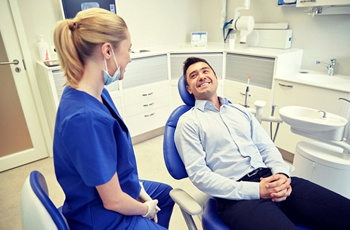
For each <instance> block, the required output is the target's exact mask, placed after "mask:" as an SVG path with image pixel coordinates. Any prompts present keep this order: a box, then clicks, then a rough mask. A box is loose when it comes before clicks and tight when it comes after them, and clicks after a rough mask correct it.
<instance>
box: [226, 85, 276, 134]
mask: <svg viewBox="0 0 350 230" xmlns="http://www.w3.org/2000/svg"><path fill="white" fill-rule="evenodd" d="M246 88H247V85H246V84H243V83H240V82H236V81H230V80H225V86H224V96H225V97H226V98H227V99H229V100H230V101H231V102H232V103H233V104H240V105H245V97H246ZM248 95H249V96H248V100H247V102H248V106H249V108H255V106H254V102H255V101H265V102H266V106H265V108H264V110H263V115H264V116H269V115H270V111H271V103H270V102H271V90H269V89H265V88H261V87H258V86H253V85H251V86H249V94H248ZM262 125H263V127H264V129H265V130H266V131H269V126H268V123H266V122H263V123H262Z"/></svg>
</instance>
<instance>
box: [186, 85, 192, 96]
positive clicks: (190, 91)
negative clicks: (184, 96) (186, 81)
mask: <svg viewBox="0 0 350 230" xmlns="http://www.w3.org/2000/svg"><path fill="white" fill-rule="evenodd" d="M186 89H187V92H188V93H189V94H192V90H191V89H190V87H189V86H188V85H186Z"/></svg>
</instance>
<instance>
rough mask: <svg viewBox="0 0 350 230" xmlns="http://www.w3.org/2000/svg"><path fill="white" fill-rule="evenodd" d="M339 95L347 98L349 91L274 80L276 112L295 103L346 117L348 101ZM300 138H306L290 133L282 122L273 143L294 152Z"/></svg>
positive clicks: (288, 127)
mask: <svg viewBox="0 0 350 230" xmlns="http://www.w3.org/2000/svg"><path fill="white" fill-rule="evenodd" d="M340 97H343V98H348V97H349V93H346V92H342V91H336V90H329V89H325V88H318V87H314V86H310V85H304V84H298V83H293V82H289V81H282V80H276V82H275V88H274V104H275V105H277V113H278V109H279V108H282V107H284V106H288V105H296V106H304V107H309V108H314V109H318V110H324V111H327V112H330V113H334V114H337V115H340V116H343V117H348V110H349V106H348V103H344V101H340V100H339V98H340ZM302 140H308V139H307V138H305V137H302V136H300V135H297V134H294V133H292V132H291V131H290V126H289V125H287V124H286V123H282V124H281V125H280V128H279V131H278V134H277V138H276V142H275V143H276V145H277V147H279V148H282V149H284V150H286V151H288V152H291V153H295V149H296V144H297V143H298V142H300V141H302Z"/></svg>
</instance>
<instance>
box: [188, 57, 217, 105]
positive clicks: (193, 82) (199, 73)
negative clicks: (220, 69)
mask: <svg viewBox="0 0 350 230" xmlns="http://www.w3.org/2000/svg"><path fill="white" fill-rule="evenodd" d="M186 79H187V83H188V85H187V86H186V88H187V91H188V92H189V93H190V94H193V95H194V97H195V99H196V100H210V99H211V98H213V97H217V95H216V90H217V88H218V79H217V76H216V75H215V74H214V72H213V70H212V69H211V68H210V67H209V66H208V64H206V63H205V62H197V63H194V64H192V65H190V66H189V67H188V69H187V71H186Z"/></svg>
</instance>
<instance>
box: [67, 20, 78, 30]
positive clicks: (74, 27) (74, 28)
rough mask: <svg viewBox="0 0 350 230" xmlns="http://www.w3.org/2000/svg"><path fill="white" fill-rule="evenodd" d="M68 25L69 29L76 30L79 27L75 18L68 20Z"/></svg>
mask: <svg viewBox="0 0 350 230" xmlns="http://www.w3.org/2000/svg"><path fill="white" fill-rule="evenodd" d="M68 25H69V29H70V30H72V31H74V30H76V29H78V28H79V27H78V23H76V22H74V21H73V20H70V21H69V22H68Z"/></svg>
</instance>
